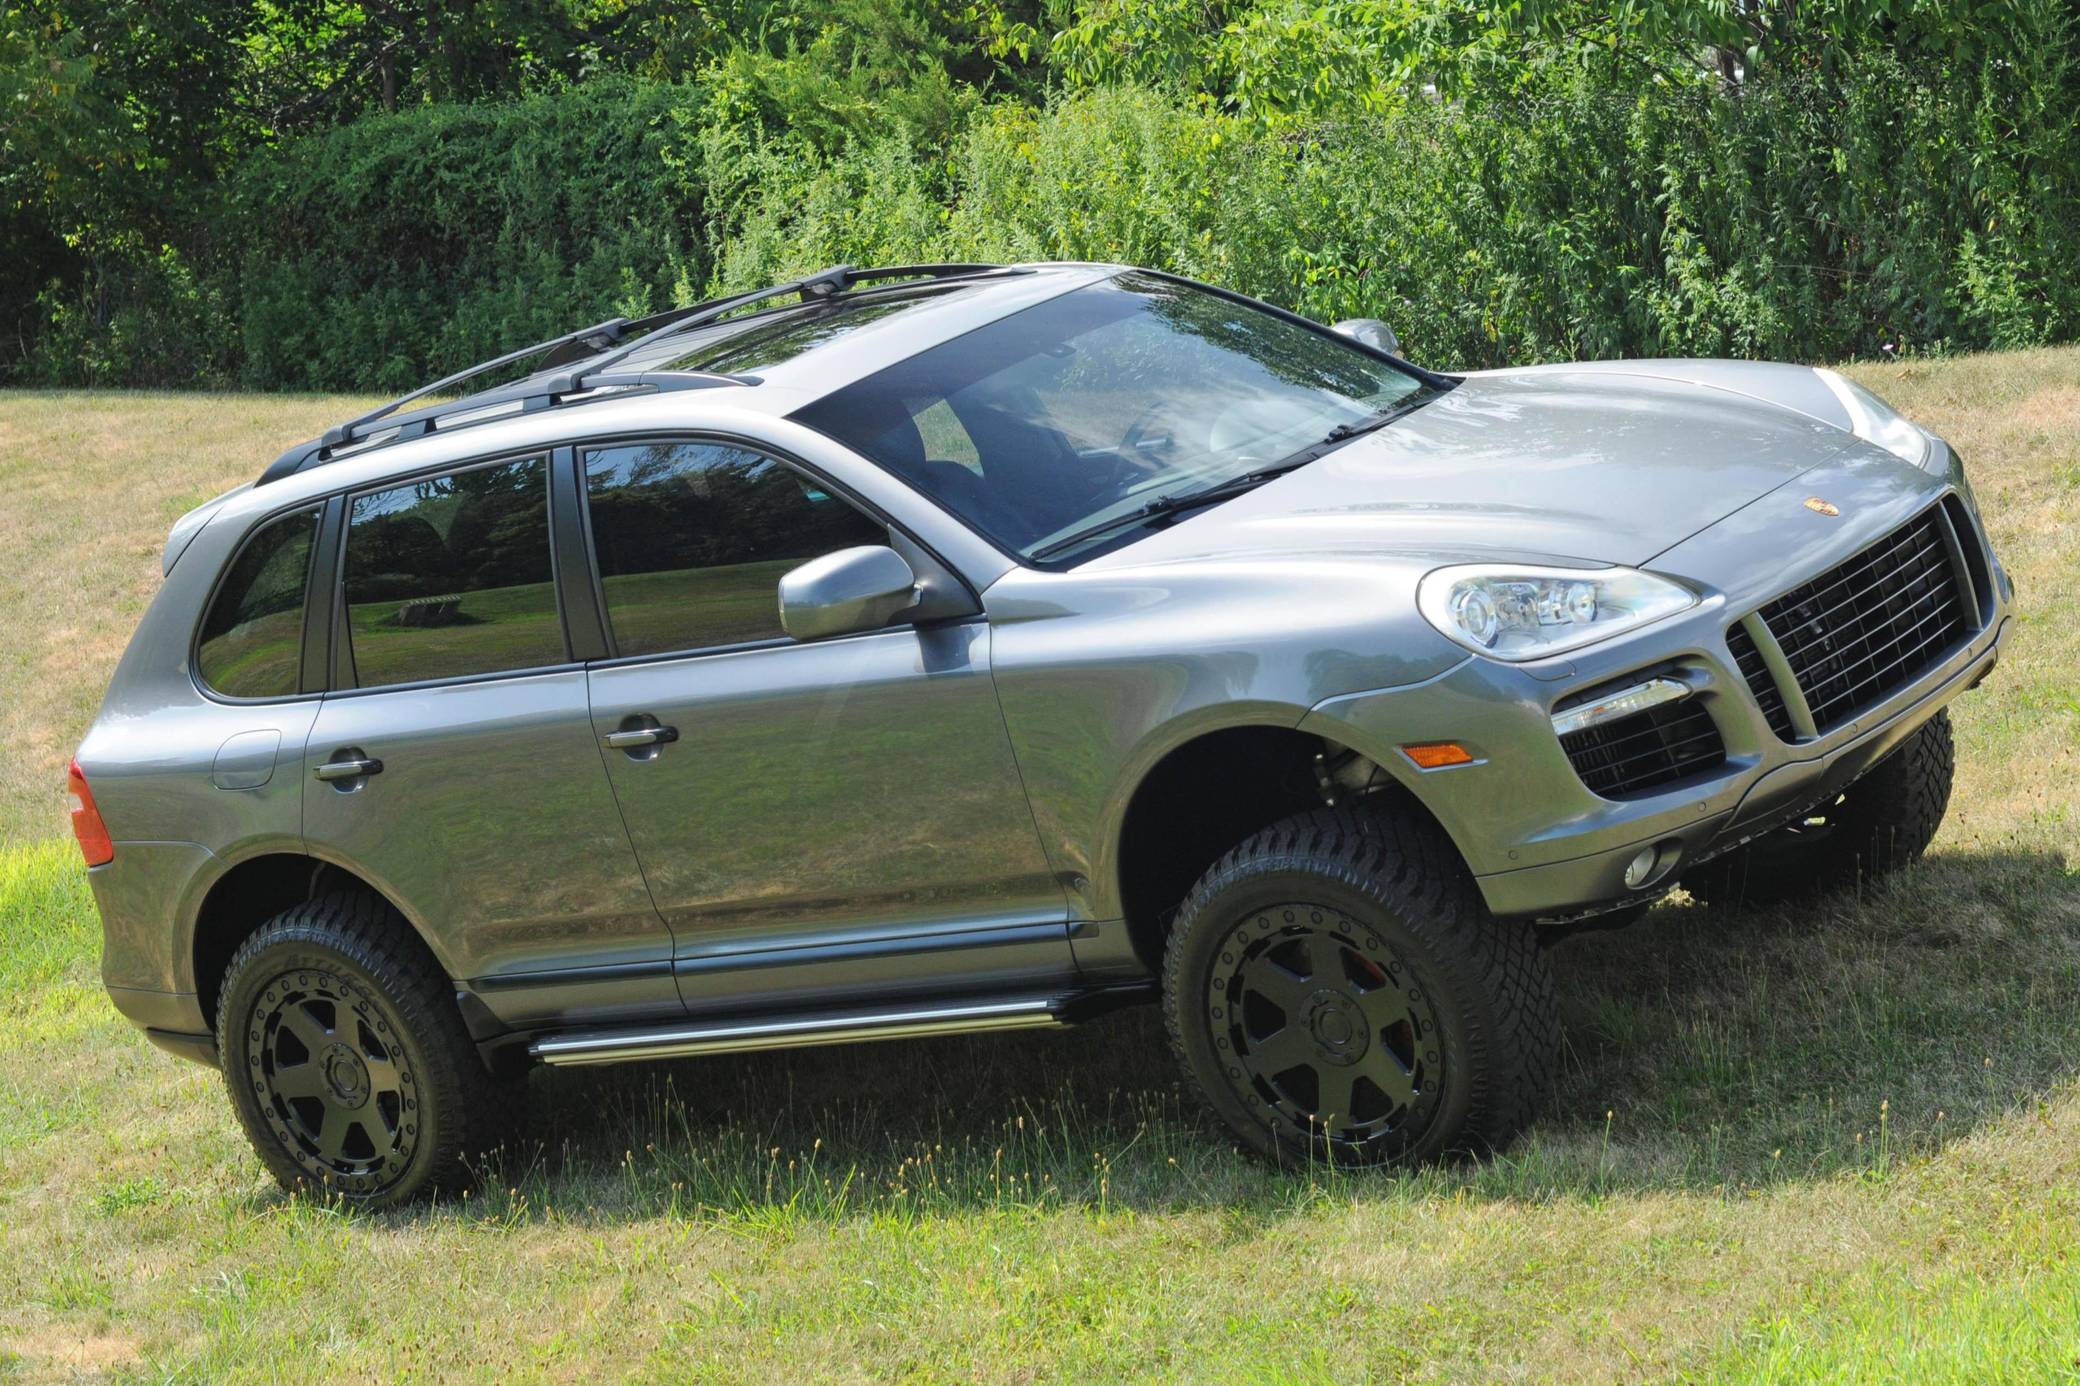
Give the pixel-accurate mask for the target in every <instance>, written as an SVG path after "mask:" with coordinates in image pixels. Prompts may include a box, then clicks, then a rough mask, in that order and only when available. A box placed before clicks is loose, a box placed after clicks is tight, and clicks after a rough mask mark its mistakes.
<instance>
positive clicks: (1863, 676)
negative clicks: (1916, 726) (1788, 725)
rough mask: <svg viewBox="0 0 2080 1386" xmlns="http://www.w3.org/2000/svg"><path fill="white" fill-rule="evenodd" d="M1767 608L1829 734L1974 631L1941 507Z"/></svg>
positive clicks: (1820, 723) (1818, 720)
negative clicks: (1830, 730) (1947, 536)
mask: <svg viewBox="0 0 2080 1386" xmlns="http://www.w3.org/2000/svg"><path fill="white" fill-rule="evenodd" d="M1761 614H1762V619H1763V621H1764V622H1765V623H1767V624H1768V626H1769V630H1770V634H1771V635H1774V636H1775V637H1776V639H1777V644H1778V645H1780V646H1782V647H1783V650H1784V658H1785V660H1786V662H1788V663H1789V664H1790V665H1791V672H1792V675H1793V676H1794V677H1795V678H1797V680H1798V686H1799V689H1800V690H1801V691H1802V692H1803V693H1804V694H1805V695H1806V704H1807V706H1808V707H1810V708H1811V709H1812V711H1813V722H1814V725H1815V726H1817V727H1818V728H1819V729H1820V730H1821V731H1823V732H1824V731H1827V730H1829V729H1830V728H1832V727H1834V726H1837V725H1839V724H1840V723H1842V722H1844V721H1847V720H1848V719H1849V718H1850V717H1852V716H1854V715H1855V714H1856V713H1857V712H1859V711H1861V710H1862V709H1864V708H1867V707H1869V706H1871V705H1872V704H1874V703H1876V702H1879V701H1880V700H1882V699H1884V698H1885V697H1887V696H1888V695H1890V694H1892V693H1894V692H1896V691H1898V690H1899V689H1901V688H1903V687H1905V686H1906V685H1907V684H1909V683H1911V682H1913V681H1914V680H1915V679H1916V678H1918V677H1919V676H1920V675H1921V674H1922V673H1924V672H1925V671H1926V670H1928V669H1929V668H1930V667H1931V666H1933V665H1935V664H1936V663H1937V662H1939V661H1940V660H1941V659H1942V658H1943V657H1944V656H1945V655H1946V654H1948V653H1949V652H1950V651H1951V650H1952V649H1953V648H1954V647H1955V646H1957V645H1958V644H1959V643H1961V642H1962V641H1963V640H1964V639H1965V638H1966V637H1967V636H1968V635H1969V634H1970V633H1971V625H1970V622H1971V612H1970V609H1969V603H1968V602H1967V601H1966V600H1965V599H1964V594H1963V593H1962V592H1961V591H1960V589H1959V586H1958V581H1957V569H1956V567H1955V565H1954V564H1952V563H1951V561H1950V548H1949V545H1948V543H1947V542H1946V541H1945V539H1944V536H1943V520H1942V517H1941V515H1940V514H1939V513H1938V512H1937V511H1935V510H1933V509H1931V510H1929V511H1928V512H1927V513H1925V514H1923V515H1922V516H1921V517H1920V518H1919V519H1917V520H1914V521H1912V522H1910V523H1909V524H1907V525H1905V526H1903V527H1902V528H1900V529H1897V530H1895V531H1893V532H1892V533H1891V534H1889V535H1887V536H1886V537H1885V538H1883V539H1880V540H1879V541H1878V542H1877V543H1875V544H1872V545H1871V546H1870V547H1869V548H1867V549H1864V550H1863V551H1862V552H1861V553H1858V554H1857V555H1856V556H1855V557H1854V558H1852V559H1850V560H1849V561H1848V562H1846V563H1843V564H1841V565H1840V566H1839V567H1835V568H1831V569H1829V570H1828V571H1827V572H1824V573H1822V574H1821V575H1820V576H1818V577H1816V578H1814V579H1813V580H1812V581H1811V582H1808V583H1806V584H1804V585H1803V586H1800V587H1797V588H1794V589H1793V590H1791V591H1790V592H1787V593H1785V594H1784V595H1783V596H1781V597H1779V598H1777V600H1775V601H1773V602H1771V603H1770V604H1769V605H1768V606H1765V607H1764V608H1762V613H1761Z"/></svg>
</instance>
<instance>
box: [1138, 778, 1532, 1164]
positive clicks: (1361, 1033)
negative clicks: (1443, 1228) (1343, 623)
mask: <svg viewBox="0 0 2080 1386" xmlns="http://www.w3.org/2000/svg"><path fill="white" fill-rule="evenodd" d="M1296 944H1297V945H1298V946H1297V947H1296ZM1296 959H1302V960H1305V961H1306V962H1307V964H1308V968H1307V972H1306V973H1305V974H1304V975H1301V974H1299V973H1298V972H1297V970H1296V969H1297V963H1296V962H1295V960H1296ZM1296 976H1298V977H1299V978H1300V980H1299V983H1298V984H1297V985H1294V984H1292V983H1291V982H1290V981H1289V979H1291V978H1294V977H1296ZM1267 988H1268V989H1267ZM1273 993H1277V994H1279V995H1289V996H1290V997H1291V998H1293V1001H1292V1005H1293V1007H1294V1008H1295V1009H1293V1010H1289V1009H1288V1008H1287V1007H1284V1006H1278V1005H1276V1004H1275V1003H1273V1002H1271V1001H1270V1000H1269V998H1270V997H1271V996H1272V994H1273ZM1267 1006H1269V1007H1270V1009H1268V1010H1267V1009H1266V1007H1267ZM1163 1012H1164V1017H1165V1020H1166V1023H1167V1025H1168V1029H1169V1033H1170V1042H1171V1046H1172V1048H1173V1049H1174V1050H1175V1052H1176V1054H1177V1059H1178V1062H1179V1064H1180V1065H1181V1066H1182V1067H1183V1069H1184V1071H1185V1073H1186V1074H1187V1075H1188V1076H1189V1077H1190V1078H1191V1079H1192V1081H1193V1082H1194V1083H1195V1084H1196V1086H1197V1087H1198V1089H1199V1091H1200V1092H1201V1094H1202V1095H1203V1096H1204V1097H1205V1099H1206V1101H1207V1103H1208V1104H1209V1105H1210V1106H1211V1107H1212V1108H1213V1110H1214V1111H1215V1112H1216V1113H1217V1114H1218V1115H1219V1116H1220V1117H1221V1119H1222V1120H1223V1121H1225V1122H1226V1123H1227V1124H1228V1126H1229V1127H1230V1128H1232V1129H1233V1131H1234V1132H1235V1134H1236V1135H1237V1136H1239V1137H1241V1139H1242V1141H1243V1143H1244V1144H1245V1145H1246V1146H1248V1147H1249V1148H1250V1149H1251V1150H1253V1151H1256V1152H1257V1153H1258V1154H1260V1155H1263V1156H1265V1157H1267V1158H1270V1159H1272V1160H1276V1161H1280V1162H1293V1161H1309V1160H1313V1161H1325V1160H1326V1161H1333V1162H1335V1163H1338V1164H1385V1163H1417V1162H1422V1161H1426V1160H1432V1159H1436V1158H1438V1157H1440V1156H1445V1155H1449V1154H1455V1153H1461V1152H1473V1153H1477V1152H1481V1151H1486V1150H1492V1149H1496V1148H1499V1147H1501V1146H1503V1145H1506V1144H1507V1143H1508V1142H1509V1141H1510V1140H1511V1139H1512V1138H1513V1137H1515V1136H1516V1135H1517V1134H1518V1133H1519V1132H1520V1131H1522V1130H1523V1129H1524V1127H1525V1126H1526V1125H1528V1124H1529V1123H1530V1121H1531V1120H1532V1118H1533V1117H1534V1116H1535V1115H1536V1114H1537V1112H1538V1110H1539V1108H1540V1106H1541V1105H1542V1104H1543V1102H1544V1101H1545V1098H1546V1094H1547V1092H1548V1090H1549V1088H1550V1086H1551V1080H1552V1074H1553V1069H1554V1065H1555V1063H1556V1062H1557V1059H1558V1055H1559V1046H1560V1019H1559V1011H1558V1007H1557V1004H1556V1002H1555V1000H1554V995H1553V979H1552V974H1551V973H1550V972H1549V971H1548V970H1547V966H1546V962H1545V959H1544V958H1543V957H1542V956H1541V954H1540V952H1539V949H1538V945H1537V943H1536V941H1535V940H1534V938H1533V936H1532V931H1531V928H1530V926H1529V925H1527V924H1522V923H1513V922H1506V921H1501V920H1497V919H1495V918H1493V917H1492V916H1490V915H1489V913H1488V912H1487V910H1486V908H1485V907H1484V906H1483V904H1482V902H1481V899H1480V894H1479V892H1478V890H1477V889H1476V887H1475V886H1474V883H1473V880H1472V878H1471V877H1470V876H1469V875H1468V874H1467V871H1466V868H1465V866H1464V864H1463V863H1462V862H1461V860H1460V858H1459V856H1458V854H1457V852H1455V851H1454V850H1453V848H1452V845H1451V843H1450V842H1449V841H1448V840H1447V839H1446V838H1445V837H1444V836H1443V834H1442V833H1440V832H1439V831H1438V830H1437V829H1436V828H1435V827H1433V826H1431V825H1429V824H1427V823H1422V822H1416V821H1411V820H1409V819H1406V818H1402V817H1397V816H1395V815H1392V814H1387V813H1377V812H1371V811H1367V810H1363V809H1351V808H1343V809H1330V810H1323V811H1320V812H1315V813H1308V814H1302V815H1299V816H1297V817H1294V818H1290V819H1287V820H1285V821H1284V822H1281V823H1278V824H1275V825H1273V826H1272V827H1269V828H1266V829H1265V830H1263V831H1262V832H1259V833H1258V834H1256V835H1255V836H1254V837H1251V838H1250V839H1249V840H1247V841H1246V842H1244V843H1242V844H1241V845H1240V846H1238V847H1236V848H1235V849H1234V850H1233V851H1231V852H1229V853H1228V854H1227V855H1226V856H1225V857H1223V858H1221V860H1220V861H1218V862H1216V863H1215V864H1214V865H1213V867H1212V868H1211V869H1209V870H1208V871H1207V872H1206V874H1205V875H1204V876H1202V877H1201V878H1200V879H1199V882H1198V884H1197V885H1195V886H1194V887H1193V888H1192V891H1191V893H1190V895H1189V896H1187V897H1186V900H1185V903H1184V906H1183V907H1182V909H1181V910H1180V911H1179V913H1178V916H1177V922H1176V927H1175V929H1174V930H1173V931H1172V933H1171V936H1170V940H1169V944H1168V947H1167V952H1166V955H1165V959H1164V969H1163ZM1274 1015H1278V1016H1283V1021H1282V1023H1278V1022H1274V1021H1273V1019H1272V1017H1273V1016H1274ZM1382 1017H1385V1024H1384V1025H1383V1026H1382V1024H1381V1023H1380V1022H1381V1018H1382ZM1267 1026H1268V1027H1269V1029H1268V1030H1267V1028H1266V1027H1267ZM1290 1056H1297V1060H1296V1063H1295V1065H1294V1066H1293V1067H1291V1068H1287V1069H1284V1070H1282V1071H1277V1072H1273V1071H1271V1070H1274V1069H1277V1066H1278V1065H1280V1064H1282V1063H1283V1062H1284V1061H1285V1059H1286V1058H1287V1057H1290ZM1309 1056H1311V1057H1309ZM1389 1065H1391V1067H1389ZM1303 1070H1305V1071H1306V1072H1311V1073H1312V1074H1313V1075H1314V1077H1313V1081H1312V1082H1311V1083H1310V1082H1309V1080H1308V1079H1307V1077H1306V1076H1305V1073H1304V1072H1303ZM1375 1073H1383V1074H1384V1075H1385V1077H1384V1078H1383V1079H1381V1080H1380V1081H1374V1078H1373V1076H1372V1075H1374V1074H1375ZM1353 1075H1355V1076H1353ZM1365 1085H1369V1086H1370V1096H1368V1095H1367V1093H1366V1086H1365ZM1346 1089H1347V1090H1346ZM1390 1089H1391V1091H1390ZM1310 1091H1311V1092H1312V1099H1311V1100H1312V1103H1313V1106H1312V1110H1310V1097H1309V1094H1310ZM1331 1092H1339V1093H1340V1095H1341V1096H1342V1098H1343V1099H1344V1102H1345V1105H1346V1106H1347V1107H1348V1108H1349V1110H1348V1111H1346V1112H1338V1111H1336V1110H1334V1108H1333V1106H1330V1105H1328V1099H1327V1097H1326V1094H1329V1093H1331ZM1382 1104H1384V1105H1382ZM1368 1107H1369V1108H1370V1109H1371V1110H1369V1111H1368V1110H1367V1108H1368Z"/></svg>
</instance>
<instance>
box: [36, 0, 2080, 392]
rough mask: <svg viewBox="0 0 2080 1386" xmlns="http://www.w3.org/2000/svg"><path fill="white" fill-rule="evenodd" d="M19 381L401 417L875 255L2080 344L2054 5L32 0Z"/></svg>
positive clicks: (1470, 339)
mask: <svg viewBox="0 0 2080 1386" xmlns="http://www.w3.org/2000/svg"><path fill="white" fill-rule="evenodd" d="M0 5H6V6H8V8H6V9H5V10H4V11H0V154H4V156H5V157H4V159H0V197H4V198H5V201H4V203H0V208H4V214H0V296H4V301H5V302H6V304H7V306H8V308H9V309H11V310H12V311H13V316H14V317H15V319H16V321H17V322H18V323H19V324H20V328H19V329H18V332H17V334H16V340H15V341H14V342H13V343H10V344H8V345H6V346H4V347H0V371H6V372H8V373H11V374H12V375H14V376H16V377H17V378H26V379H42V380H57V381H122V382H131V383H154V384H176V383H191V382H196V381H204V382H218V383H241V384H245V385H249V386H253V387H261V388H276V387H294V388H327V389H333V388H389V387H393V386H403V385H407V384H410V383H414V382H416V381H418V380H419V379H422V378H425V377H427V376H429V375H431V374H435V373H438V372H439V371H441V370H443V369H447V368H452V367H453V366H455V365H458V364H461V363H464V362H467V361H469V360H473V359H478V358H481V357H483V356H488V355H491V354H494V353H495V352H496V351H498V350H500V349H502V348H505V347H507V346H510V345H511V344H512V343H514V342H516V341H518V340H521V339H525V338H529V337H533V336H545V335H549V334H550V333H552V332H554V331H558V330H562V329H566V328H568V327H569V326H571V325H572V324H574V323H578V322H581V321H591V320H594V319H596V318H599V317H602V316H606V315H608V314H610V313H613V312H640V311H645V310H649V309H654V308H658V307H663V306H665V305H667V304H668V303H673V302H684V301H690V300H692V299H694V298H698V297H701V296H704V295H705V294H707V293H709V292H712V291H716V290H718V289H721V288H725V287H741V286H743V285H746V284H749V283H751V282H754V281H757V280H761V279H766V278H770V277H772V276H774V275H777V274H780V273H783V272H786V271H790V270H796V269H804V268H814V267H816V266H818V265H820V264H823V263H829V262H831V261H835V260H844V259H850V260H855V261H861V262H867V261H884V262H885V261H901V260H911V259H916V258H921V257H934V256H937V257H946V258H957V259H969V258H976V257H1002V258H1030V257H1041V256H1079V257H1090V258H1105V259H1119V260H1127V261H1135V262H1144V263H1150V264H1156V265H1163V266H1169V267H1173V268H1177V269H1181V270H1184V271H1187V272H1190V273H1195V274H1199V275H1203V276H1205V277H1208V278H1212V279H1216V280H1220V281H1223V282H1227V283H1230V284H1233V285H1236V286H1237V287H1240V288H1244V289H1246V290H1249V291H1251V292H1256V293H1261V294H1264V295H1265V296H1267V297H1270V298H1273V299H1276V300H1279V301H1281V302H1285V303H1288V304H1291V305H1293V306H1295V307H1298V308H1300V309H1302V310H1303V311H1307V312H1310V313H1317V314H1321V315H1340V316H1347V315H1350V314H1351V313H1355V312H1359V311H1365V312H1374V313H1381V314H1383V315H1385V316H1388V317H1390V318H1391V319H1393V320H1394V321H1395V323H1396V325H1397V327H1399V328H1401V329H1402V331H1403V336H1404V338H1405V340H1407V341H1408V342H1409V343H1410V344H1411V347H1412V348H1419V349H1421V350H1423V351H1424V352H1425V353H1426V354H1427V355H1428V356H1429V358H1430V359H1432V360H1436V361H1439V362H1458V363H1463V364H1476V363H1489V362H1497V361H1520V360H1531V359H1543V358H1548V357H1559V356H1569V355H1612V354H1628V353H1632V354H1637V353H1649V352H1690V351H1695V352H1713V353H1717V352H1725V353H1733V354H1768V355H1779V356H1793V357H1812V356H1818V355H1846V354H1858V353H1863V352H1868V351H1870V350H1873V349H1874V348H1875V347H1876V346H1877V345H1878V343H1879V342H1881V341H1896V342H1905V343H1907V344H1909V345H1910V346H1915V347H1921V348H1927V349H1936V348H1941V347H1944V346H1978V345H1988V344H2009V343H2021V342H2037V341H2046V340H2054V339H2059V338H2063V337H2068V336H2072V335H2075V334H2076V333H2080V257H2076V255H2075V251H2076V250H2080V245H2076V244H2075V241H2076V239H2080V215H2076V211H2075V209H2076V207H2080V140H2076V139H2075V135H2076V133H2080V132H2076V130H2075V125H2076V121H2080V115H2076V112H2080V30H2076V25H2075V20H2074V18H2073V16H2072V14H2071V13H2070V11H2069V7H2068V6H2067V5H2066V4H2063V3H2058V2H2057V0H1940V2H1939V0H1670V3H1647V0H1605V2H1604V3H1587V0H1492V2H1490V3H1475V2H1474V0H711V2H710V3H706V4H702V5H695V6H688V5H680V4H676V3H669V0H460V2H459V3H455V4H442V5H416V4H414V5H406V4H401V3H396V2H395V0H353V2H352V3H349V2H348V0H190V3H186V4H183V5H181V6H162V5H156V4H151V5H147V4H143V3H139V0H0Z"/></svg>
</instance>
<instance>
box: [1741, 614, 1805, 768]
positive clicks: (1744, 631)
mask: <svg viewBox="0 0 2080 1386" xmlns="http://www.w3.org/2000/svg"><path fill="white" fill-rule="evenodd" d="M1726 644H1727V648H1729V649H1731V650H1732V651H1733V662H1734V663H1735V664H1737V665H1739V666H1740V671H1741V677H1742V678H1744V679H1746V680H1747V681H1748V691H1749V692H1750V693H1753V694H1754V695H1755V702H1756V704H1757V705H1758V706H1760V707H1761V708H1762V715H1763V717H1764V718H1766V719H1767V720H1768V722H1769V729H1770V730H1771V731H1773V732H1775V733H1776V734H1777V735H1778V736H1780V737H1782V738H1783V739H1784V740H1786V741H1789V740H1791V738H1792V735H1793V733H1792V728H1791V709H1790V707H1789V706H1788V705H1786V704H1785V702H1784V690H1783V689H1781V688H1779V687H1777V681H1776V679H1775V678H1773V677H1772V676H1771V674H1770V672H1769V666H1768V665H1767V664H1764V663H1763V662H1762V651H1760V650H1758V649H1756V648H1755V637H1754V636H1752V635H1750V634H1748V628H1747V627H1746V626H1744V625H1740V624H1738V623H1736V624H1735V625H1734V626H1733V628H1732V629H1730V630H1728V631H1727V632H1726Z"/></svg>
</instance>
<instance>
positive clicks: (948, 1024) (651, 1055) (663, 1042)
mask: <svg viewBox="0 0 2080 1386" xmlns="http://www.w3.org/2000/svg"><path fill="white" fill-rule="evenodd" d="M1094 999H1095V998H1094V997H1093V996H1092V994H1091V993H1088V992H1085V993H1062V992H1051V993H1047V994H1044V995H1037V996H1035V995H1028V996H1013V997H1001V998H998V999H995V1000H988V1001H977V1000H972V999H971V1000H967V1001H960V1002H943V1003H916V1004H912V1005H909V1006H903V1007H888V1008H883V1009H879V1010H851V1011H821V1012H812V1013H809V1014H802V1015H790V1016H768V1017H762V1018H758V1019H733V1020H711V1021H680V1022H678V1023H677V1024H673V1025H654V1026H643V1027H639V1028H634V1029H625V1030H576V1031H570V1032H567V1033H563V1034H552V1035H545V1036H543V1037H541V1038H540V1039H537V1040H534V1041H533V1042H532V1043H530V1044H529V1045H528V1046H527V1049H528V1052H529V1053H531V1054H533V1055H534V1056H535V1057H536V1058H537V1059H540V1060H541V1061H542V1062H543V1063H546V1064H559V1065H561V1064H616V1063H625V1062H628V1061H630V1060H635V1059H673V1058H680V1057H683V1056H686V1055H691V1054H736V1053H742V1052H745V1051H747V1050H753V1049H801V1048H806V1047H808V1046H810V1045H817V1044H857V1043H860V1042H862V1041H866V1040H890V1039H911V1038H914V1037H917V1036H921V1035H954V1034H972V1033H975V1032H977V1031H983V1030H1028V1029H1037V1028H1042V1027H1047V1026H1056V1025H1065V1024H1068V1023H1070V1022H1071V1021H1072V1020H1074V1019H1077V1018H1080V1013H1081V1010H1082V1009H1083V1007H1080V1006H1079V1003H1083V1002H1088V1001H1091V1000H1094ZM1122 999H1124V998H1122ZM1072 1009H1075V1010H1077V1012H1078V1014H1074V1015H1072V1014H1071V1011H1072Z"/></svg>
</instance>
